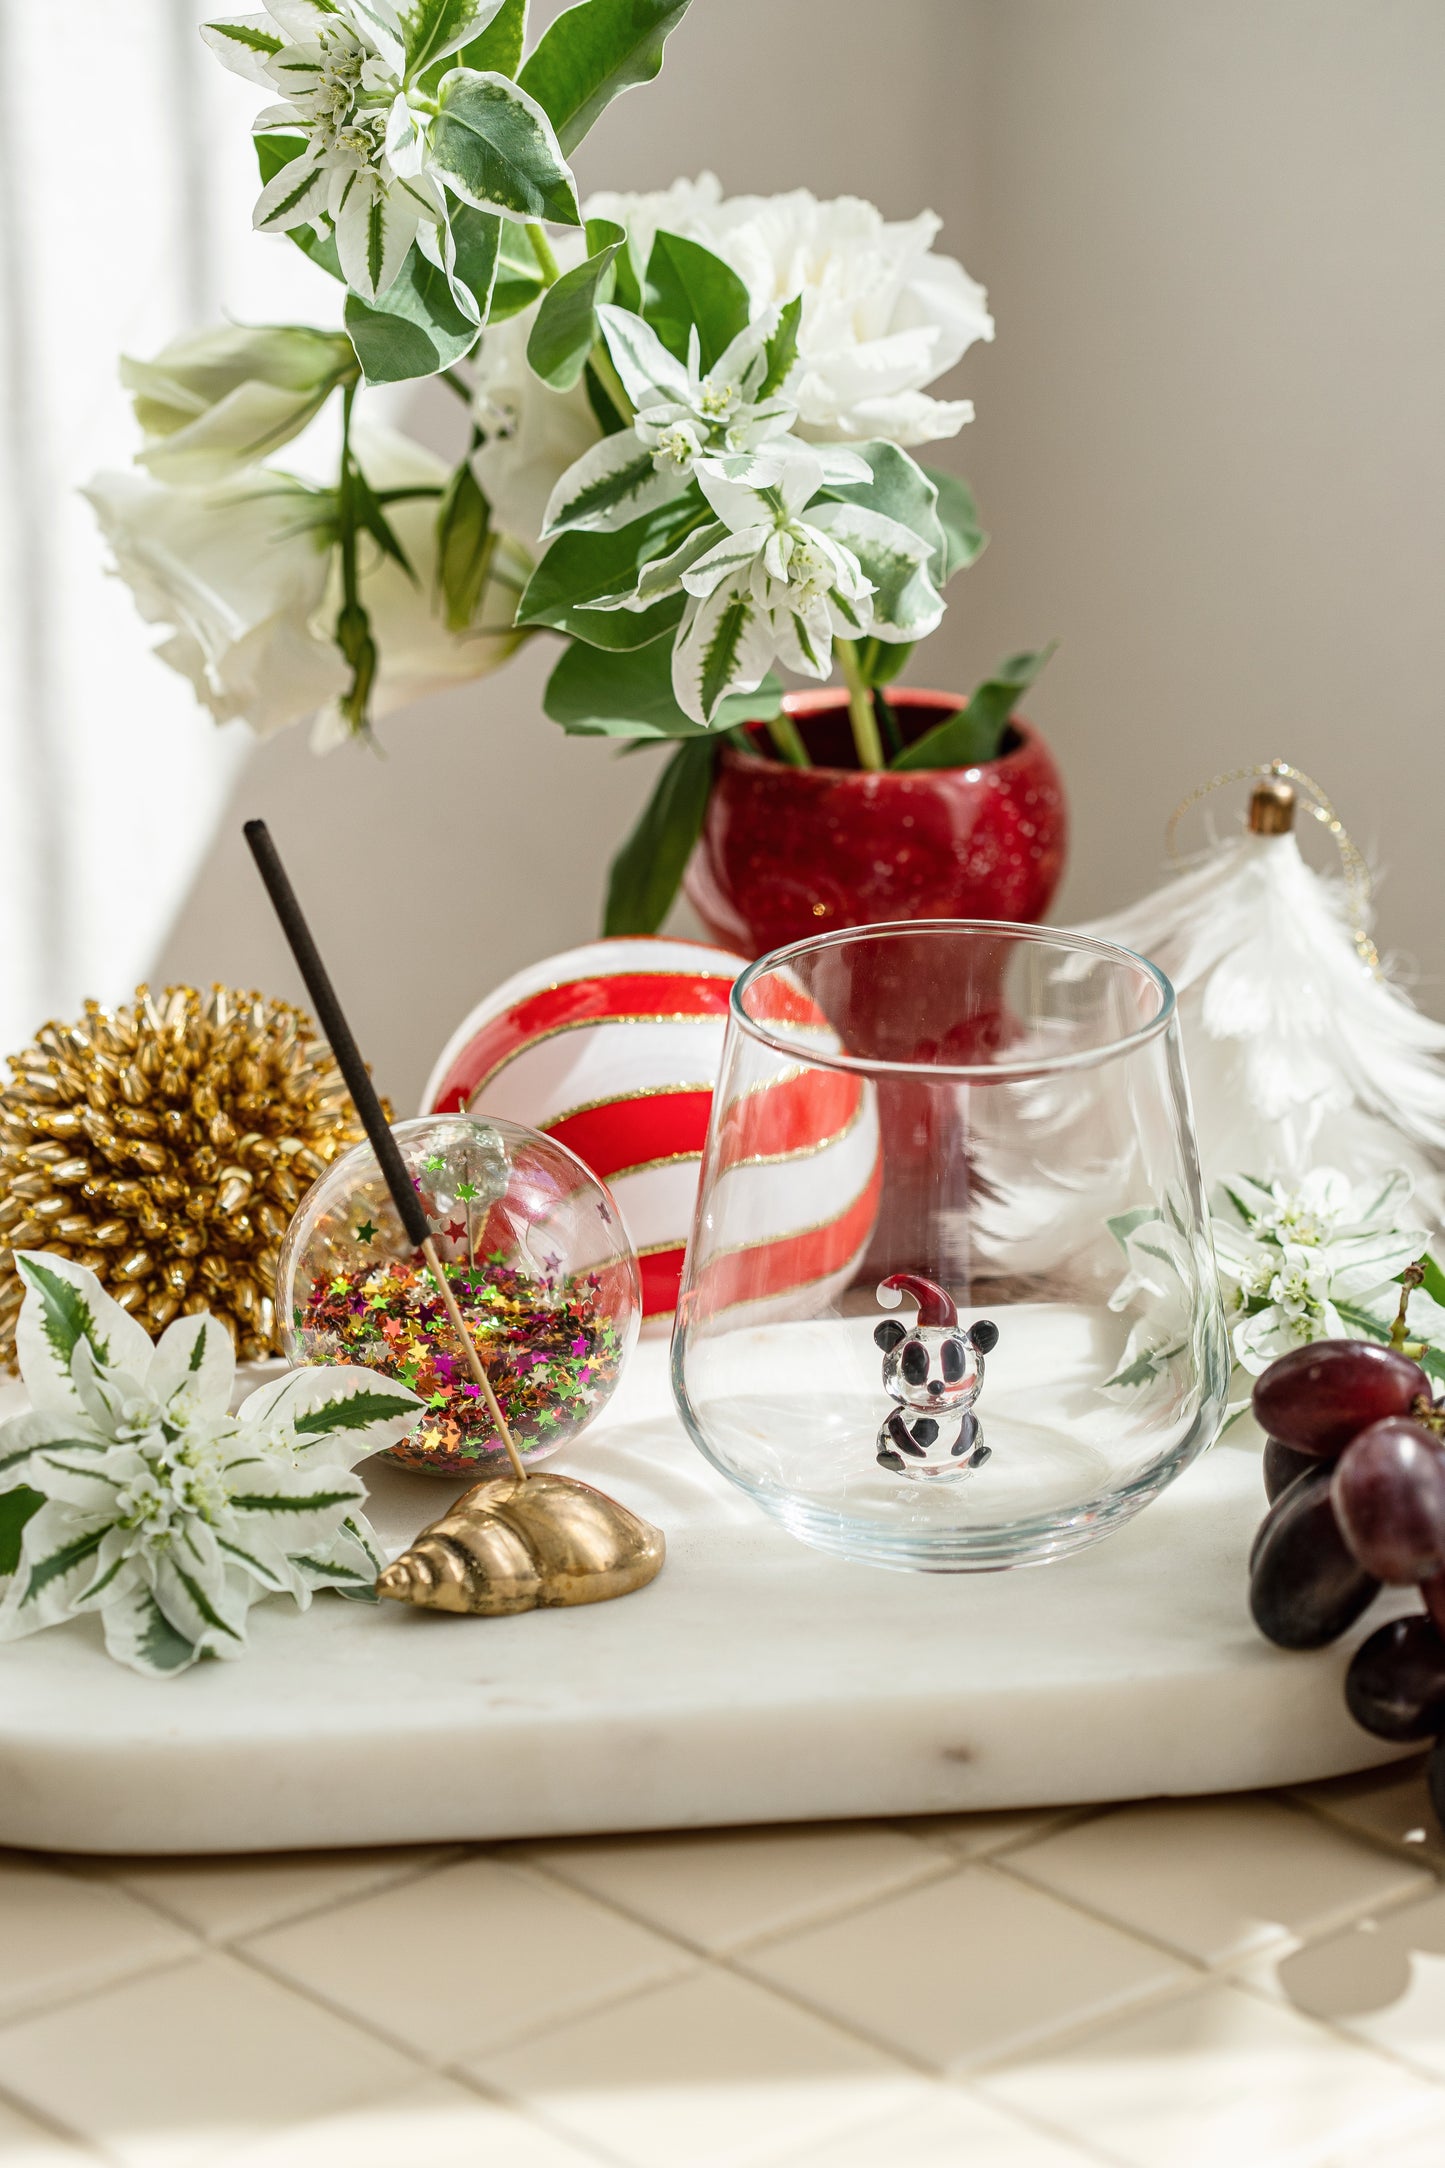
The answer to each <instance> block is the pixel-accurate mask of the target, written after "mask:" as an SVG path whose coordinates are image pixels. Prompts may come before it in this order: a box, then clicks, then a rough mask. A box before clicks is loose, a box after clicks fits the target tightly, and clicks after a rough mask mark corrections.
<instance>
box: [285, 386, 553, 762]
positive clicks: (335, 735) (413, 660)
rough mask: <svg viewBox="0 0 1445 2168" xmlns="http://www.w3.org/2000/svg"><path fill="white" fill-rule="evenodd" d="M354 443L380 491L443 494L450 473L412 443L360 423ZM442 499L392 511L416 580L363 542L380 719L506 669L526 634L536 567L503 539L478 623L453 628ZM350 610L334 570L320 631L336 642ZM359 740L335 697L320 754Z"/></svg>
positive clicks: (318, 728)
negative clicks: (520, 611) (518, 618)
mask: <svg viewBox="0 0 1445 2168" xmlns="http://www.w3.org/2000/svg"><path fill="white" fill-rule="evenodd" d="M352 441H353V443H354V445H355V448H356V453H357V457H358V459H359V462H360V465H361V470H362V472H363V473H364V474H365V476H366V478H367V480H368V482H369V483H370V484H371V487H372V488H373V489H374V490H382V491H385V490H392V489H417V488H420V489H439V488H441V487H442V486H443V485H444V484H445V483H446V480H447V474H448V470H447V468H446V467H445V466H444V465H443V464H442V462H441V461H440V460H439V459H437V458H435V457H434V456H433V454H432V453H431V452H429V451H426V450H425V449H424V448H423V447H422V446H421V445H420V444H417V443H415V442H413V440H412V439H411V438H410V437H403V436H400V435H399V434H398V433H397V432H396V431H395V430H393V429H385V428H382V427H380V426H378V425H377V424H376V423H374V422H361V423H358V424H357V426H356V429H355V431H354V433H353V438H352ZM437 501H438V500H437V498H436V497H435V496H424V497H413V498H407V499H403V500H402V501H400V502H398V503H394V504H389V505H388V506H387V508H386V510H387V518H388V519H389V521H390V522H391V526H392V530H393V532H394V533H395V535H396V538H397V540H398V542H400V544H401V546H402V548H403V549H404V550H405V552H406V555H407V561H408V563H409V564H410V565H411V568H412V570H413V572H414V573H415V574H416V578H415V579H414V580H413V579H409V578H408V577H407V575H406V573H405V572H404V571H403V570H402V568H401V566H400V565H399V564H396V563H395V562H394V561H393V560H392V559H391V558H390V557H384V556H382V554H381V553H380V552H379V551H378V550H376V549H375V547H374V545H373V544H371V543H370V542H369V541H368V540H366V539H365V538H363V542H362V572H361V600H362V603H363V605H364V607H365V609H366V612H367V614H368V616H369V617H370V619H371V631H372V637H373V639H374V640H375V641H376V645H377V649H378V652H379V654H380V657H381V667H380V670H379V672H378V675H377V680H376V685H375V688H374V691H373V693H372V700H371V712H372V715H373V716H374V717H376V718H377V719H380V717H382V716H384V715H391V714H394V713H395V712H396V710H398V709H399V708H406V707H410V706H411V705H412V703H413V702H414V701H417V700H425V699H427V698H428V697H429V696H430V695H431V694H432V693H439V692H445V690H446V689H447V687H448V686H449V685H465V684H469V683H470V682H471V681H472V680H473V679H475V678H482V677H486V676H488V675H489V673H490V672H491V671H493V670H495V669H497V668H498V667H499V666H500V665H501V664H502V663H504V662H505V661H506V660H507V657H508V656H509V655H511V654H513V653H514V652H515V650H516V649H517V647H518V646H519V645H520V644H521V642H522V641H523V640H524V639H525V638H526V637H527V636H526V634H525V633H522V632H519V631H518V630H517V629H516V627H515V625H514V623H513V619H514V617H515V615H516V608H517V599H518V597H519V596H520V594H521V592H522V589H523V588H524V587H525V586H526V584H527V578H528V575H529V573H530V572H531V569H532V560H531V557H530V555H529V554H528V552H527V551H526V550H524V549H522V548H520V547H519V546H518V544H517V543H516V542H514V541H513V540H512V539H511V537H510V536H508V535H506V534H503V533H498V535H497V537H496V543H495V547H494V550H493V554H492V561H491V566H490V569H489V572H488V578H487V584H486V587H485V588H484V590H483V592H482V597H481V601H480V603H479V604H478V608H477V617H476V621H475V623H474V624H473V625H472V626H471V627H470V628H469V629H468V630H467V631H466V632H462V633H453V632H448V631H447V629H446V627H445V625H444V624H443V622H442V618H441V614H440V608H439V604H438V597H437V534H436V517H437ZM340 607H341V569H340V565H339V563H338V564H334V565H333V567H332V575H331V584H330V587H329V589H328V591H327V596H326V601H325V605H324V607H323V609H322V612H321V620H320V627H319V630H320V632H321V634H322V636H323V637H326V638H327V639H328V644H329V633H330V628H331V627H332V626H333V625H334V624H335V621H336V613H337V611H338V610H339V609H340ZM352 735H353V733H352V730H351V727H350V725H349V724H348V723H347V722H346V720H345V718H344V717H343V716H342V715H341V714H340V711H339V709H338V708H337V707H336V705H335V703H334V701H333V702H331V703H329V704H328V705H327V706H326V707H325V708H323V709H322V711H321V713H320V714H319V715H318V716H317V718H316V724H315V728H314V730H313V732H312V737H311V746H312V750H313V752H317V753H325V752H330V751H331V749H332V748H333V747H334V746H337V745H340V744H342V743H344V742H346V741H347V740H349V739H350V737H351V736H352Z"/></svg>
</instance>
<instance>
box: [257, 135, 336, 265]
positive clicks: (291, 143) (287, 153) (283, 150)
mask: <svg viewBox="0 0 1445 2168" xmlns="http://www.w3.org/2000/svg"><path fill="white" fill-rule="evenodd" d="M255 141H256V163H257V165H258V166H259V167H260V169H261V185H262V187H263V188H264V187H265V185H266V183H267V182H268V181H272V180H274V179H275V177H276V175H277V174H278V173H279V172H280V171H281V168H282V167H283V166H287V165H290V163H291V161H292V159H293V158H299V157H300V156H301V153H302V151H304V150H305V148H306V138H305V137H304V136H292V135H258V136H257V137H256V139H255ZM286 238H287V240H288V241H294V242H295V243H296V246H297V247H298V248H299V249H300V250H301V252H302V254H303V255H306V256H309V257H310V258H311V261H312V262H313V263H314V264H319V265H320V266H321V269H322V270H323V271H329V272H330V274H331V276H332V278H334V279H340V280H341V281H342V282H343V283H344V282H345V278H346V274H345V272H344V271H343V270H342V268H341V258H340V257H339V256H338V255H337V253H336V242H335V240H334V239H333V237H332V235H331V234H330V233H326V234H319V233H318V232H317V231H316V228H315V227H314V226H293V227H292V228H291V231H290V232H289V233H288V234H287V236H286Z"/></svg>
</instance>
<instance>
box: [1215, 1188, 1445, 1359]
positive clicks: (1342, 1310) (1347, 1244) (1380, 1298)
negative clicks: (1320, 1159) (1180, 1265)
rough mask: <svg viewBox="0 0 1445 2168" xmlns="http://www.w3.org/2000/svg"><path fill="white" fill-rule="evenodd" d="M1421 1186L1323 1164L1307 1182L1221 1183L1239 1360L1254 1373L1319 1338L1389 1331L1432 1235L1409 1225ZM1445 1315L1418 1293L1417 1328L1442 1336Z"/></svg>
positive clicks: (1413, 1300) (1228, 1295) (1221, 1260)
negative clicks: (1363, 1177) (1410, 1269)
mask: <svg viewBox="0 0 1445 2168" xmlns="http://www.w3.org/2000/svg"><path fill="white" fill-rule="evenodd" d="M1410 1192H1411V1182H1410V1178H1409V1176H1408V1175H1407V1174H1405V1173H1403V1172H1402V1171H1400V1170H1398V1169H1397V1170H1395V1171H1393V1172H1392V1173H1390V1174H1387V1175H1385V1176H1383V1177H1378V1178H1376V1179H1374V1180H1371V1181H1369V1182H1364V1183H1352V1182H1351V1181H1350V1179H1349V1177H1348V1176H1347V1175H1344V1174H1341V1173H1339V1172H1338V1171H1337V1170H1336V1169H1335V1168H1333V1167H1316V1168H1315V1169H1314V1170H1313V1171H1312V1172H1311V1173H1309V1174H1308V1175H1306V1176H1305V1178H1304V1180H1303V1181H1302V1182H1301V1183H1300V1184H1299V1186H1298V1188H1295V1189H1290V1188H1287V1187H1286V1186H1285V1184H1284V1183H1282V1182H1278V1181H1275V1182H1270V1183H1267V1184H1266V1183H1261V1182H1256V1181H1254V1180H1252V1179H1250V1178H1249V1177H1248V1176H1243V1175H1239V1176H1231V1177H1230V1178H1229V1179H1228V1180H1227V1181H1225V1182H1223V1183H1222V1184H1221V1185H1220V1197H1219V1201H1218V1203H1217V1205H1216V1208H1215V1216H1214V1219H1213V1233H1214V1251H1215V1256H1216V1259H1217V1260H1218V1264H1219V1277H1220V1281H1221V1284H1222V1287H1223V1290H1224V1297H1225V1311H1226V1315H1227V1317H1228V1319H1229V1323H1230V1327H1231V1340H1232V1344H1233V1349H1234V1356H1235V1360H1236V1362H1238V1363H1239V1364H1241V1365H1242V1366H1243V1368H1244V1369H1245V1370H1247V1371H1249V1372H1251V1373H1252V1374H1253V1375H1255V1376H1258V1375H1259V1374H1260V1372H1261V1371H1263V1370H1266V1369H1267V1368H1268V1367H1269V1365H1270V1363H1272V1362H1273V1361H1274V1359H1275V1357H1276V1356H1277V1355H1283V1354H1285V1353H1287V1352H1288V1350H1289V1349H1290V1348H1293V1347H1302V1346H1305V1345H1307V1344H1308V1343H1310V1342H1312V1341H1315V1340H1340V1339H1359V1338H1360V1337H1362V1336H1364V1337H1382V1336H1383V1334H1384V1333H1385V1332H1387V1331H1388V1329H1389V1326H1390V1322H1391V1320H1392V1319H1393V1317H1394V1314H1395V1309H1396V1305H1397V1303H1398V1300H1399V1288H1398V1284H1397V1283H1398V1281H1399V1277H1400V1274H1401V1273H1402V1272H1403V1271H1404V1269H1405V1267H1406V1265H1409V1264H1413V1263H1414V1262H1415V1260H1416V1259H1417V1258H1418V1257H1419V1256H1421V1254H1422V1253H1423V1252H1424V1250H1425V1248H1426V1246H1427V1242H1428V1236H1427V1234H1426V1231H1425V1230H1424V1229H1423V1228H1421V1227H1417V1226H1412V1225H1410V1224H1409V1221H1410V1217H1411V1215H1410V1212H1409V1203H1410ZM1440 1317H1441V1313H1440V1312H1439V1311H1438V1309H1437V1307H1436V1305H1435V1304H1434V1303H1432V1302H1431V1300H1430V1297H1429V1296H1428V1295H1426V1294H1425V1293H1424V1291H1423V1289H1419V1288H1417V1289H1415V1290H1414V1291H1413V1292H1412V1294H1411V1297H1410V1307H1409V1311H1408V1323H1409V1326H1410V1329H1411V1331H1412V1332H1414V1333H1417V1334H1419V1335H1420V1336H1421V1337H1423V1338H1427V1339H1431V1340H1434V1339H1435V1338H1436V1337H1437V1325H1438V1322H1439V1320H1440Z"/></svg>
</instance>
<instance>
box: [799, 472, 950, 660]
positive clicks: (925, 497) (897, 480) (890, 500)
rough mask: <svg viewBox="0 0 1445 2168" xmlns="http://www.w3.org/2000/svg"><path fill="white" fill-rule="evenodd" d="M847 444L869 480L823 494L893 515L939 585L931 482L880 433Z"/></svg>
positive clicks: (943, 547) (942, 546) (943, 542)
mask: <svg viewBox="0 0 1445 2168" xmlns="http://www.w3.org/2000/svg"><path fill="white" fill-rule="evenodd" d="M848 449H849V451H850V452H856V453H857V454H858V455H859V457H860V458H861V459H864V460H866V461H867V463H868V467H869V470H870V472H871V475H872V479H871V481H867V482H832V483H829V485H828V487H827V489H826V490H824V492H823V494H824V496H825V497H830V498H832V499H833V500H834V501H835V502H836V503H839V504H856V505H861V506H862V507H863V508H864V509H865V510H866V511H869V512H882V513H883V514H884V515H885V517H886V518H888V519H896V520H897V521H898V523H899V525H900V526H901V527H906V528H908V530H909V532H910V533H911V534H916V535H917V536H918V537H919V539H920V540H921V541H923V542H926V543H927V544H928V549H929V563H930V568H931V571H932V575H933V582H934V585H935V586H937V587H941V586H942V585H943V582H944V579H945V578H946V577H947V574H946V571H945V567H946V565H947V561H948V540H947V536H946V535H945V533H944V530H943V524H942V522H941V521H940V519H939V516H938V489H937V486H936V484H935V483H934V482H933V481H932V480H931V479H930V478H929V476H928V475H927V474H925V473H924V471H923V469H922V467H920V466H919V464H918V461H917V460H916V459H910V458H909V456H908V454H907V452H905V451H903V450H901V449H900V447H899V446H898V445H896V444H891V443H889V441H888V440H887V438H886V437H877V438H874V439H872V440H871V441H870V442H869V443H867V444H850V445H849V447H848ZM883 644H884V645H886V644H887V643H886V642H884V643H883ZM874 682H875V683H876V682H877V680H875V681H874Z"/></svg>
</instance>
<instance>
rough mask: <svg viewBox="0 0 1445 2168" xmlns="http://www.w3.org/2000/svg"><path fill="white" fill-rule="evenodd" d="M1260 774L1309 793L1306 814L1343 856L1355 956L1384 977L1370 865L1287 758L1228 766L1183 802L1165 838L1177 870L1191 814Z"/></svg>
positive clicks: (1306, 778)
mask: <svg viewBox="0 0 1445 2168" xmlns="http://www.w3.org/2000/svg"><path fill="white" fill-rule="evenodd" d="M1260 776H1263V777H1265V778H1266V779H1267V780H1269V781H1271V782H1275V783H1278V782H1284V783H1292V784H1294V785H1295V786H1296V787H1297V789H1298V790H1300V791H1301V792H1303V793H1304V803H1305V810H1306V812H1308V813H1309V814H1311V815H1312V816H1313V818H1314V819H1315V820H1317V821H1318V822H1319V824H1320V826H1321V827H1322V828H1323V829H1325V830H1326V832H1327V833H1328V834H1329V835H1330V836H1331V838H1332V839H1333V841H1334V844H1335V848H1336V849H1337V850H1338V852H1339V854H1340V867H1341V870H1342V872H1343V874H1344V879H1345V905H1346V909H1347V910H1348V913H1349V920H1350V930H1351V932H1352V934H1353V936H1354V943H1355V949H1356V952H1357V954H1358V955H1359V959H1360V962H1361V963H1362V964H1363V965H1364V966H1365V969H1366V970H1367V971H1369V972H1371V973H1372V974H1373V975H1374V977H1375V978H1377V979H1378V978H1383V976H1384V973H1383V971H1382V970H1381V968H1380V952H1379V950H1378V949H1377V948H1376V946H1375V944H1374V942H1373V941H1372V940H1371V938H1370V906H1371V903H1372V901H1373V899H1374V892H1375V884H1374V879H1373V877H1372V875H1371V873H1370V868H1369V864H1368V861H1367V860H1366V858H1365V855H1364V853H1363V851H1362V850H1361V849H1360V847H1359V845H1358V844H1357V843H1356V842H1355V840H1354V838H1353V836H1351V834H1350V832H1349V830H1348V829H1347V828H1346V826H1345V824H1344V822H1343V821H1342V820H1341V819H1340V816H1339V814H1338V813H1337V812H1336V811H1335V809H1334V807H1333V805H1332V804H1331V803H1330V801H1329V799H1328V798H1327V797H1326V796H1325V793H1324V792H1323V791H1322V790H1321V789H1320V786H1319V784H1318V783H1316V782H1315V781H1314V779H1313V777H1312V776H1308V775H1306V774H1305V772H1304V770H1303V768H1296V767H1293V766H1292V765H1291V764H1290V762H1289V761H1287V760H1270V761H1259V762H1256V763H1255V764H1254V766H1252V767H1248V768H1227V769H1225V771H1224V772H1223V773H1222V774H1220V775H1214V776H1211V777H1210V779H1209V781H1208V782H1207V783H1201V784H1200V785H1199V787H1198V789H1197V790H1192V791H1190V793H1189V795H1188V797H1187V798H1181V799H1180V801H1179V803H1178V805H1177V806H1176V807H1175V808H1174V811H1173V812H1172V813H1171V814H1170V816H1169V825H1168V827H1167V828H1166V830H1165V832H1164V835H1165V845H1166V848H1167V850H1168V853H1169V858H1170V861H1171V863H1172V864H1174V865H1176V866H1178V865H1182V864H1183V862H1184V861H1183V859H1182V857H1181V856H1180V853H1179V850H1178V847H1177V844H1176V837H1177V836H1178V833H1179V823H1180V822H1181V821H1182V820H1183V818H1184V816H1185V814H1186V813H1189V812H1192V811H1193V809H1194V807H1195V806H1197V805H1198V804H1200V802H1201V801H1202V800H1203V799H1205V798H1208V797H1211V796H1212V795H1213V793H1214V792H1215V791H1217V790H1223V789H1224V787H1225V785H1226V784H1229V783H1243V782H1246V781H1249V780H1251V779H1253V778H1255V777H1260ZM1274 832H1275V833H1278V832H1279V830H1278V829H1275V830H1274Z"/></svg>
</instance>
